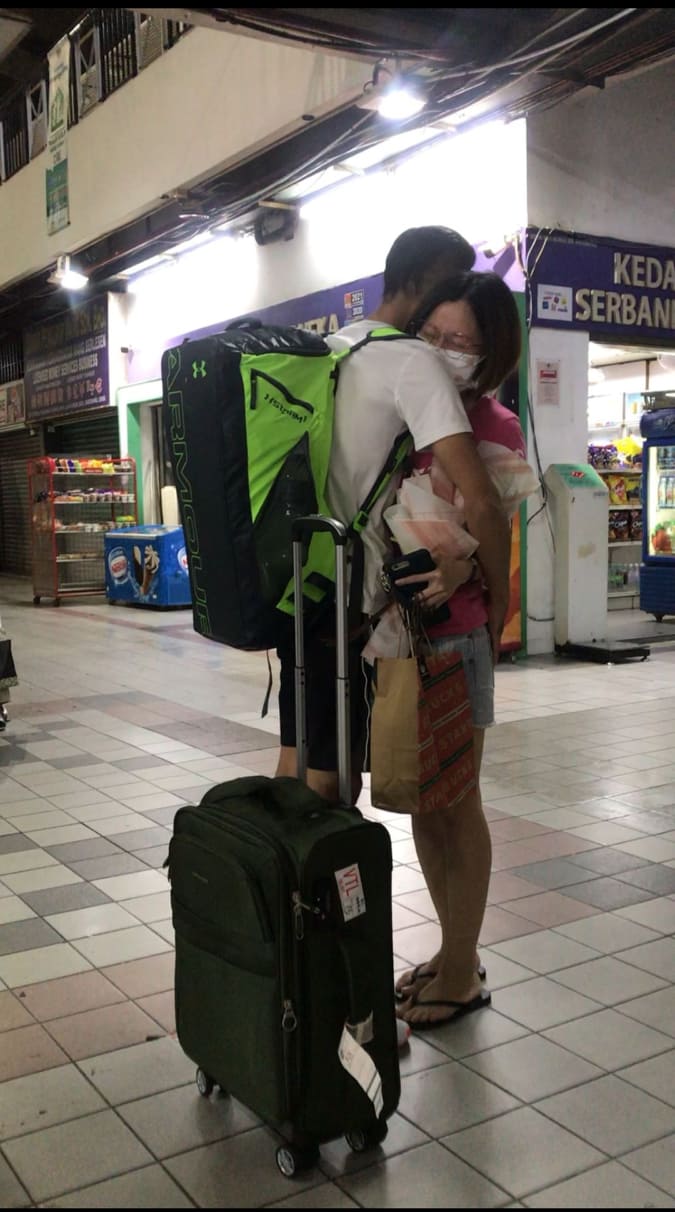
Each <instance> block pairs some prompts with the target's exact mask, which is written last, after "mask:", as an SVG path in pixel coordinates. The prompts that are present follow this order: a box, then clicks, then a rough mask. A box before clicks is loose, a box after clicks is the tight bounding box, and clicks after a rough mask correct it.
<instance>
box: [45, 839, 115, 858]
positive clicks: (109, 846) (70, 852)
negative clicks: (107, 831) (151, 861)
mask: <svg viewBox="0 0 675 1212" xmlns="http://www.w3.org/2000/svg"><path fill="white" fill-rule="evenodd" d="M45 850H46V851H47V853H48V854H51V855H53V856H54V858H55V859H58V860H59V862H60V863H80V862H83V861H84V859H93V858H103V857H104V855H108V854H119V848H118V847H117V846H116V845H115V844H114V842H109V841H108V839H107V838H104V837H97V838H87V839H86V840H85V841H83V842H65V843H63V842H62V843H61V844H60V845H59V846H45Z"/></svg>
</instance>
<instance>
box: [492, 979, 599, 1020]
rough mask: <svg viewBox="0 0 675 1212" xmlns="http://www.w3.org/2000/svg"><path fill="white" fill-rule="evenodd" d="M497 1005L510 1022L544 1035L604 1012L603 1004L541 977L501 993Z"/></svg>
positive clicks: (496, 1000) (495, 1002) (502, 990)
mask: <svg viewBox="0 0 675 1212" xmlns="http://www.w3.org/2000/svg"><path fill="white" fill-rule="evenodd" d="M493 1005H494V1006H495V1008H496V1009H497V1010H499V1011H500V1013H501V1014H505V1015H506V1016H507V1018H512V1019H515V1021H516V1022H517V1023H522V1025H523V1026H524V1027H529V1028H530V1030H532V1031H542V1030H544V1028H545V1027H553V1026H555V1025H556V1024H558V1023H567V1022H569V1021H570V1020H571V1019H579V1018H581V1017H582V1016H583V1015H586V1014H592V1013H593V1012H594V1011H597V1010H599V1009H600V1006H601V1003H600V1002H598V1001H596V1000H594V999H592V998H590V997H584V996H582V995H581V994H579V993H575V992H574V991H573V990H571V989H567V990H563V989H562V986H561V985H559V984H558V983H557V982H555V981H553V980H550V979H549V978H548V977H545V976H541V977H535V978H534V979H533V980H531V981H523V982H522V983H521V984H518V985H511V986H510V987H509V988H508V989H501V990H500V991H499V995H498V996H497V997H494V998H493Z"/></svg>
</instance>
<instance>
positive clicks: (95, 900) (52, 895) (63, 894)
mask: <svg viewBox="0 0 675 1212" xmlns="http://www.w3.org/2000/svg"><path fill="white" fill-rule="evenodd" d="M21 899H22V900H24V901H25V902H26V904H27V905H30V907H31V909H33V910H34V911H35V912H36V913H39V914H40V915H41V916H42V917H47V915H48V914H50V913H68V912H69V911H70V910H71V909H89V908H91V906H92V905H105V904H106V903H107V902H109V901H110V897H109V896H106V895H105V893H104V892H101V890H100V889H99V888H94V887H93V885H92V884H87V883H81V884H66V885H64V886H63V887H61V888H43V889H42V891H39V892H22V893H21Z"/></svg>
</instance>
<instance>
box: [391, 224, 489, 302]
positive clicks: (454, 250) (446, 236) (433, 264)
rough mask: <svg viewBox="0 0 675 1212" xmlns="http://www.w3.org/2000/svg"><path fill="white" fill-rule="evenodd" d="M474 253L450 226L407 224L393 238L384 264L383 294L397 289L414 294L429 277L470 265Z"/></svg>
mask: <svg viewBox="0 0 675 1212" xmlns="http://www.w3.org/2000/svg"><path fill="white" fill-rule="evenodd" d="M475 260H476V254H475V252H474V250H473V248H472V247H471V245H470V244H469V241H468V240H465V239H464V236H460V234H459V232H458V231H453V230H452V228H451V227H409V228H408V229H407V231H404V232H401V234H400V236H397V238H396V239H395V240H394V243H393V244H392V246H391V248H390V249H389V253H388V255H387V260H386V262H385V266H384V292H383V293H384V298H385V299H391V298H392V297H393V295H395V294H398V292H399V291H401V290H403V291H408V292H410V293H414V294H417V293H419V292H420V291H421V290H423V289H424V288H425V287H428V286H429V285H430V279H435V278H445V277H449V276H450V275H451V274H457V273H463V272H465V271H466V270H468V269H471V268H472V266H473V263H474V261H475Z"/></svg>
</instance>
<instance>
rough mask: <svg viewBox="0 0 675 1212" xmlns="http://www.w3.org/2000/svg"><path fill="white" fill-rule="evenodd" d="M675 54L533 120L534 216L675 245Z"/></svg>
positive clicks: (530, 174)
mask: <svg viewBox="0 0 675 1212" xmlns="http://www.w3.org/2000/svg"><path fill="white" fill-rule="evenodd" d="M674 140H675V60H670V61H669V62H668V63H665V64H662V65H661V66H659V67H654V68H651V69H648V70H647V71H641V72H639V73H636V74H635V75H633V76H631V77H628V78H627V77H625V76H624V77H621V78H619V79H614V80H608V82H607V86H606V88H605V89H603V90H600V89H594V88H587V89H584V90H583V91H582V92H580V93H577V94H576V96H574V97H572V98H571V99H570V100H569V101H565V102H563V103H562V104H561V105H558V106H556V107H555V108H553V109H550V110H546V111H542V112H540V113H533V114H532V115H531V116H530V117H529V118H528V120H527V147H528V162H527V178H528V221H529V223H531V224H533V225H534V226H536V227H559V228H563V229H564V230H567V231H577V232H588V233H589V234H590V235H598V236H614V237H616V238H617V239H623V240H636V241H641V242H643V243H647V244H665V245H673V244H675V172H673V150H672V149H673V141H674Z"/></svg>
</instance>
